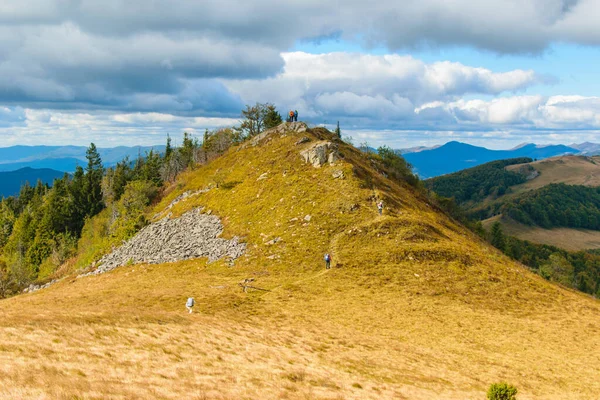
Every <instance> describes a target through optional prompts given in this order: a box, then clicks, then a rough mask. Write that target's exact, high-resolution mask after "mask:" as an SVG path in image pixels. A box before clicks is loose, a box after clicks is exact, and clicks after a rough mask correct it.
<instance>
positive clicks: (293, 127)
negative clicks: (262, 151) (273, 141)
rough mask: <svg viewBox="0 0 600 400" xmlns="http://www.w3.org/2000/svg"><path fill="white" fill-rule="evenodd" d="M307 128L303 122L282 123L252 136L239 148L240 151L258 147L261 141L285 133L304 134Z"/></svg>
mask: <svg viewBox="0 0 600 400" xmlns="http://www.w3.org/2000/svg"><path fill="white" fill-rule="evenodd" d="M307 130H308V126H307V125H306V124H305V123H304V122H283V123H281V124H279V125H277V126H276V127H274V128H271V129H267V130H266V131H264V132H262V133H260V134H258V135H256V136H254V137H253V138H252V139H250V140H248V141H247V142H246V143H244V144H243V145H241V146H240V148H239V149H240V150H242V149H245V148H246V147H248V146H258V145H259V144H260V143H261V142H262V141H263V140H265V139H267V138H268V137H269V136H271V135H280V136H281V135H285V134H287V133H301V132H306V131H307Z"/></svg>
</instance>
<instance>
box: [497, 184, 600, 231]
mask: <svg viewBox="0 0 600 400" xmlns="http://www.w3.org/2000/svg"><path fill="white" fill-rule="evenodd" d="M501 211H502V212H503V213H504V214H506V215H508V216H509V217H511V218H512V219H514V220H516V221H519V222H521V223H524V224H526V225H538V226H541V227H542V228H546V229H549V228H555V227H569V228H585V229H594V230H600V188H591V187H587V186H575V185H565V184H564V183H558V184H551V185H548V186H544V187H543V188H541V189H538V190H533V191H530V192H527V193H524V194H522V195H520V196H518V197H517V198H514V199H511V200H509V201H508V202H507V203H506V204H504V205H503V206H502V208H501Z"/></svg>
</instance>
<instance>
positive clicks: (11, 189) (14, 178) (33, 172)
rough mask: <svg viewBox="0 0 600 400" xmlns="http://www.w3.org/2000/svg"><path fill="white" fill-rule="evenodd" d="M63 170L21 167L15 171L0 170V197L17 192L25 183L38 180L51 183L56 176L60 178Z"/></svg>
mask: <svg viewBox="0 0 600 400" xmlns="http://www.w3.org/2000/svg"><path fill="white" fill-rule="evenodd" d="M64 174H65V173H64V172H60V171H55V170H52V169H33V168H22V169H19V170H17V171H10V172H0V198H2V197H7V196H14V195H17V194H18V193H19V190H20V189H21V186H22V185H24V184H25V183H29V184H30V185H32V186H33V185H35V184H36V182H37V181H38V180H40V181H42V182H43V183H47V184H52V181H54V179H56V178H62V176H63V175H64Z"/></svg>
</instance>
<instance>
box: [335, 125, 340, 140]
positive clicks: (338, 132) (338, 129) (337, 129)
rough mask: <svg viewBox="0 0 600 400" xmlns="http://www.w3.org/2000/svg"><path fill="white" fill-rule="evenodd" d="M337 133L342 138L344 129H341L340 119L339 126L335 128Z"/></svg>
mask: <svg viewBox="0 0 600 400" xmlns="http://www.w3.org/2000/svg"><path fill="white" fill-rule="evenodd" d="M335 135H336V136H337V137H338V138H340V139H341V138H342V131H341V130H340V121H338V122H337V126H336V128H335Z"/></svg>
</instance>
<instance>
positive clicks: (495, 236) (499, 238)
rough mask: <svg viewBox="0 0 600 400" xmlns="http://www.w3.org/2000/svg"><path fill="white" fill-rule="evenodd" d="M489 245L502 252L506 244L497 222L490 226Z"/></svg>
mask: <svg viewBox="0 0 600 400" xmlns="http://www.w3.org/2000/svg"><path fill="white" fill-rule="evenodd" d="M490 243H491V244H492V246H494V247H495V248H497V249H498V250H501V251H504V248H505V246H506V242H505V239H504V233H503V232H502V226H501V225H500V223H499V222H494V225H492V232H491V239H490Z"/></svg>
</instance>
